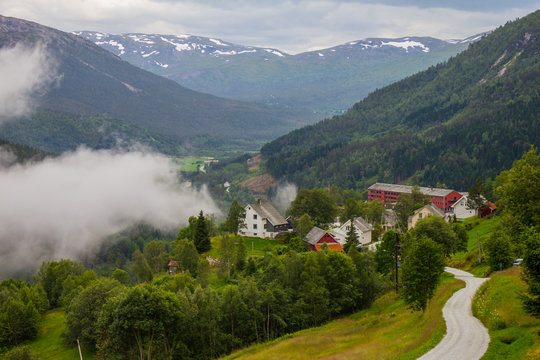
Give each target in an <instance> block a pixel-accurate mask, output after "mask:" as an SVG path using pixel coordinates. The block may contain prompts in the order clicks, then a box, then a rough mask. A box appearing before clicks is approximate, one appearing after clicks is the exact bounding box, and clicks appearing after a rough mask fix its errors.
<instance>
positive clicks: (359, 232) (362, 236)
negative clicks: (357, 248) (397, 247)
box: [331, 216, 373, 245]
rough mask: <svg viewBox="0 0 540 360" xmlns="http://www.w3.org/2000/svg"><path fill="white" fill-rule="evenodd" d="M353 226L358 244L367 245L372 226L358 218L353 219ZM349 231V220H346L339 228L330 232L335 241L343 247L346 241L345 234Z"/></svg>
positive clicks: (369, 240)
mask: <svg viewBox="0 0 540 360" xmlns="http://www.w3.org/2000/svg"><path fill="white" fill-rule="evenodd" d="M353 226H354V230H355V232H356V237H357V238H358V243H359V244H362V245H365V244H369V243H370V242H371V231H372V230H373V226H372V225H371V224H370V223H368V222H367V221H366V220H364V219H363V218H361V217H359V216H358V217H355V218H354V220H353ZM350 229H351V220H347V221H346V222H345V223H344V224H343V225H341V226H340V227H339V228H336V229H332V230H331V232H332V234H333V235H334V237H335V238H336V240H338V241H339V243H340V244H342V245H343V244H345V242H346V241H347V234H348V233H349V230H350Z"/></svg>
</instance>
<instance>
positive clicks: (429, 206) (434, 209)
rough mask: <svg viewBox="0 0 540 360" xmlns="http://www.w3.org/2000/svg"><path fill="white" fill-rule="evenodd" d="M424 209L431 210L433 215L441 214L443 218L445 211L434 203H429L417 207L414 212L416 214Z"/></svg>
mask: <svg viewBox="0 0 540 360" xmlns="http://www.w3.org/2000/svg"><path fill="white" fill-rule="evenodd" d="M422 209H427V210H429V211H430V212H431V213H432V214H433V215H437V216H440V217H442V218H443V217H444V213H443V212H442V210H441V209H439V208H438V207H436V206H434V205H433V204H428V205H426V206H422V207H421V208H420V209H417V210H416V211H415V212H414V215H416V214H418V213H419V212H420V211H421V210H422Z"/></svg>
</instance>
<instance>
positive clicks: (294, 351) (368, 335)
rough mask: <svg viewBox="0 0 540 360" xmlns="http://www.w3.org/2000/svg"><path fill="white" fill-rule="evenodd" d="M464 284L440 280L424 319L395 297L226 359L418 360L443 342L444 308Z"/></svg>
mask: <svg viewBox="0 0 540 360" xmlns="http://www.w3.org/2000/svg"><path fill="white" fill-rule="evenodd" d="M462 287H463V282H462V281H459V280H455V279H454V278H453V277H451V276H450V275H444V276H443V280H442V283H441V286H440V287H439V288H438V290H437V292H436V294H435V297H434V298H433V299H432V301H431V302H430V303H429V306H428V309H427V310H426V313H425V314H422V312H412V311H411V310H410V309H409V308H408V306H407V305H406V304H405V303H404V301H403V300H402V299H400V298H398V297H396V295H395V294H394V293H393V292H389V293H387V294H386V295H384V296H382V297H381V298H379V299H378V300H377V301H376V302H375V303H374V304H373V306H371V307H370V308H369V309H366V310H363V311H360V312H358V313H356V314H354V315H352V316H349V317H346V318H343V319H340V320H335V321H332V322H330V323H328V324H326V325H323V326H321V327H317V328H311V329H307V330H303V331H299V332H297V333H295V334H289V335H286V336H283V337H281V338H279V339H276V340H274V341H272V342H269V343H265V344H259V345H254V346H251V347H249V348H246V349H243V350H240V351H238V352H236V353H233V354H231V355H229V356H227V357H226V358H225V359H227V360H232V359H241V360H252V359H323V358H324V359H363V360H364V359H365V360H369V359H401V360H405V359H416V358H417V357H419V356H421V355H422V354H424V353H426V352H427V351H429V350H430V349H431V348H433V347H434V346H435V345H436V344H437V343H438V342H439V341H440V340H441V339H442V337H443V336H444V334H445V332H446V326H445V323H444V319H443V317H442V307H443V306H444V304H445V303H446V301H447V300H448V298H449V297H450V296H451V295H452V294H453V293H454V292H455V291H457V290H458V289H460V288H462Z"/></svg>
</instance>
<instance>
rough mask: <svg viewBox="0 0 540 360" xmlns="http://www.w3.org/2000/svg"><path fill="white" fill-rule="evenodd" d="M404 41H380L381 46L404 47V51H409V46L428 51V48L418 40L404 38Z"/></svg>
mask: <svg viewBox="0 0 540 360" xmlns="http://www.w3.org/2000/svg"><path fill="white" fill-rule="evenodd" d="M404 40H405V41H388V42H384V41H383V42H381V47H382V46H394V47H399V48H403V49H405V51H406V52H409V48H415V47H419V48H421V49H422V51H423V52H426V53H427V52H429V48H428V47H427V46H425V45H424V44H422V43H420V42H418V41H410V40H408V38H405V39H404Z"/></svg>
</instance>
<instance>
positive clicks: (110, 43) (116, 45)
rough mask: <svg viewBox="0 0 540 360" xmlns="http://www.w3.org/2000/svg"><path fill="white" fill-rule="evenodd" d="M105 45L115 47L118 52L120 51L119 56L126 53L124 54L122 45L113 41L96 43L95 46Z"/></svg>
mask: <svg viewBox="0 0 540 360" xmlns="http://www.w3.org/2000/svg"><path fill="white" fill-rule="evenodd" d="M105 44H108V45H111V46H114V47H117V48H118V50H120V55H124V54H125V53H126V52H125V47H124V45H122V44H120V43H119V42H117V41H114V40H109V41H96V45H105Z"/></svg>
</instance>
